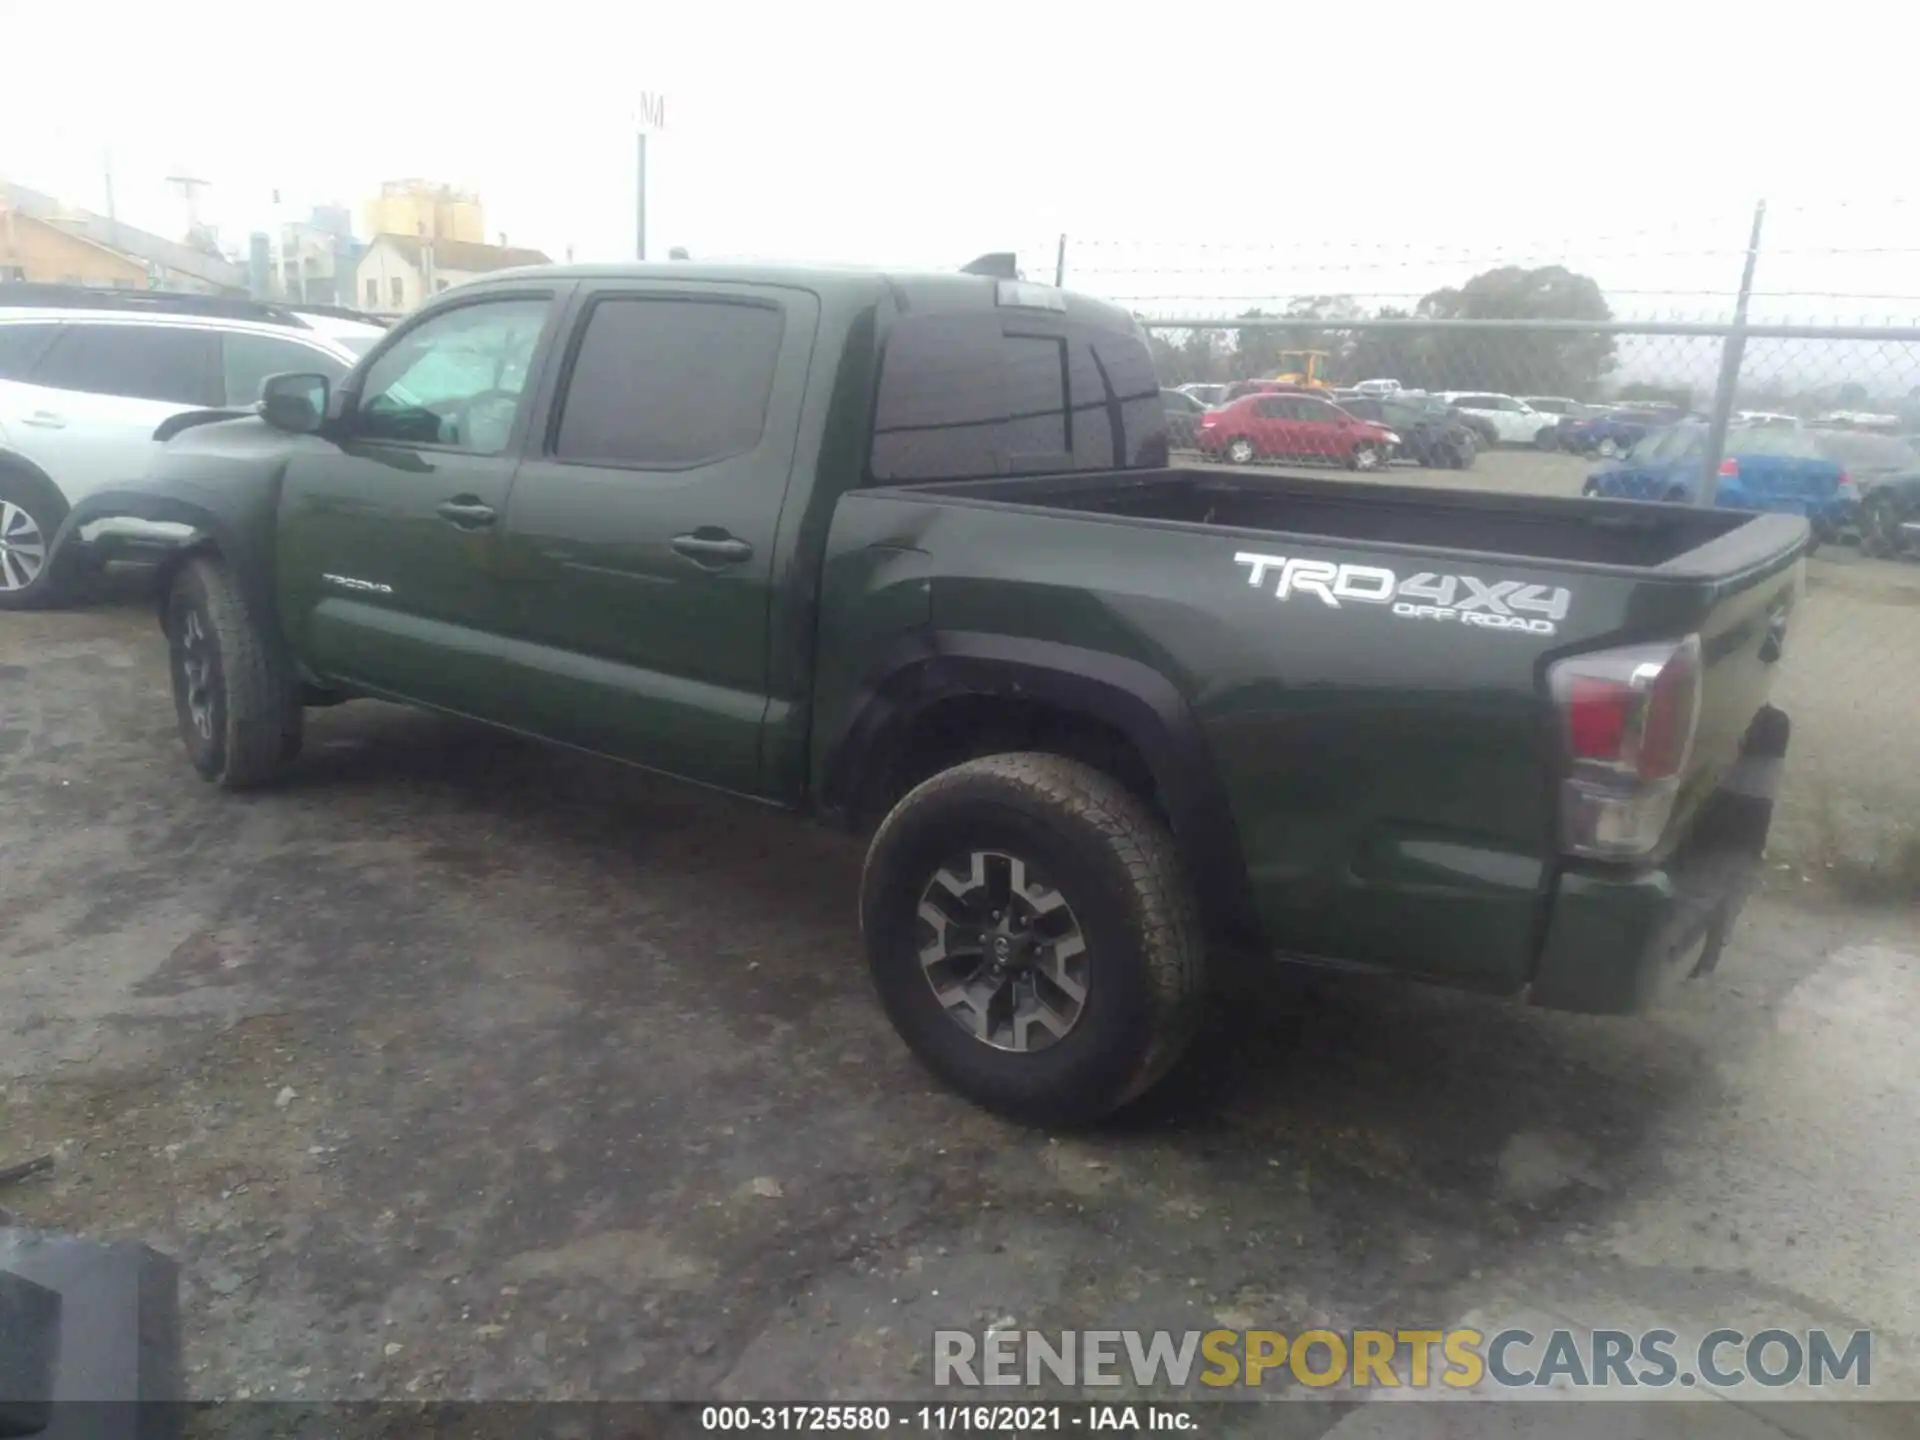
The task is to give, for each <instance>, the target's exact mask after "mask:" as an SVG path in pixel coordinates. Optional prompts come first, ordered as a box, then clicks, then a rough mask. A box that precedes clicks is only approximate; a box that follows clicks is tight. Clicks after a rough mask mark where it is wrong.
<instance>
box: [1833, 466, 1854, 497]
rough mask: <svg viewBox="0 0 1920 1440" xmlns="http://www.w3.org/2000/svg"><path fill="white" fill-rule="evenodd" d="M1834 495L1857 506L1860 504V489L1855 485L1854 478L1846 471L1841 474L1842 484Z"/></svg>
mask: <svg viewBox="0 0 1920 1440" xmlns="http://www.w3.org/2000/svg"><path fill="white" fill-rule="evenodd" d="M1834 493H1835V494H1837V495H1838V496H1839V497H1840V498H1841V499H1842V500H1851V501H1853V502H1854V503H1856V504H1858V503H1859V500H1860V487H1859V486H1858V485H1856V484H1854V483H1853V476H1851V475H1849V474H1848V473H1847V472H1846V471H1844V470H1842V471H1841V472H1840V484H1839V486H1838V488H1837V489H1836V490H1835V492H1834Z"/></svg>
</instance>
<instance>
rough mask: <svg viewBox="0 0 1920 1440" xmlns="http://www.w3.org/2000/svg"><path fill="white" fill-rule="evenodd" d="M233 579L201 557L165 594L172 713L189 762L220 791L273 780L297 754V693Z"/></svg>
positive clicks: (184, 569)
mask: <svg viewBox="0 0 1920 1440" xmlns="http://www.w3.org/2000/svg"><path fill="white" fill-rule="evenodd" d="M270 647H271V637H270V636H268V635H266V634H264V633H263V632H262V631H261V629H260V628H259V626H258V624H257V622H256V621H255V620H254V618H253V616H252V614H251V613H250V611H249V609H248V606H247V602H246V598H245V596H244V595H243V594H242V593H241V591H240V587H239V585H238V584H237V583H236V582H235V580H234V578H233V574H232V572H231V571H230V570H228V569H227V567H226V566H225V565H223V564H221V563H220V562H219V560H217V559H215V558H213V557H211V556H199V557H196V558H194V559H191V560H189V561H187V563H186V564H185V565H183V566H182V567H181V568H180V571H179V573H178V574H177V575H175V576H174V579H173V584H172V586H171V588H170V589H169V590H168V593H167V650H168V659H169V662H170V666H169V668H170V669H171V670H172V674H173V705H174V714H175V716H176V718H177V719H178V721H179V725H180V739H181V741H182V743H184V744H185V746H186V747H187V758H188V759H189V760H190V761H192V762H193V768H194V769H196V770H198V771H199V772H200V774H201V775H202V776H204V777H205V778H206V779H208V780H211V781H212V782H213V783H214V784H216V785H218V786H220V787H221V788H222V789H225V790H242V789H246V788H248V787H250V786H254V785H259V784H262V783H264V782H265V781H267V780H270V779H271V778H272V777H273V775H274V773H275V772H276V771H277V770H279V768H280V766H281V764H282V762H284V761H285V760H288V759H291V758H292V757H293V756H294V755H295V754H296V753H298V751H299V748H300V724H301V710H300V700H299V691H298V690H297V689H296V688H295V686H294V685H293V683H292V681H291V679H290V678H289V677H288V676H287V674H286V673H285V670H284V668H283V667H282V665H281V664H280V663H279V661H278V658H277V657H276V656H275V654H274V652H273V650H272V649H271V648H270Z"/></svg>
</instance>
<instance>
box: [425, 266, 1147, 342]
mask: <svg viewBox="0 0 1920 1440" xmlns="http://www.w3.org/2000/svg"><path fill="white" fill-rule="evenodd" d="M529 281H544V282H547V283H555V282H560V283H565V282H608V281H614V282H618V281H628V282H634V283H660V282H666V283H672V284H683V285H686V284H690V285H729V284H731V285H786V286H792V287H794V288H796V289H803V290H810V291H813V292H814V293H816V294H818V295H820V296H821V298H822V299H824V300H828V301H830V302H831V301H836V300H837V301H842V302H844V303H849V304H860V303H865V302H866V301H868V300H870V299H873V298H877V297H878V296H879V295H880V294H882V293H890V294H891V295H892V297H893V300H894V304H895V306H896V308H898V309H899V310H901V311H914V310H923V311H924V310H992V309H1031V310H1036V311H1050V312H1053V313H1056V314H1062V315H1065V316H1066V317H1068V318H1070V319H1072V320H1074V321H1076V322H1078V323H1080V324H1084V325H1093V326H1096V327H1098V328H1100V329H1106V330H1120V331H1131V330H1134V329H1135V328H1136V327H1137V326H1138V323H1139V322H1138V321H1137V320H1136V319H1135V318H1134V316H1133V314H1132V313H1131V312H1130V311H1128V310H1125V309H1123V308H1122V307H1120V306H1118V305H1113V304H1110V303H1108V302H1107V301H1104V300H1096V299H1093V298H1091V297H1089V296H1086V295H1081V294H1078V293H1075V292H1072V291H1067V290H1060V289H1056V288H1055V287H1054V286H1052V285H1045V284H1040V283H1038V282H1035V281H1030V280H1002V279H996V278H993V277H990V276H985V275H969V274H962V273H960V272H957V271H942V270H910V269H894V268H885V267H879V266H865V265H820V264H813V265H771V264H768V265H759V264H696V263H693V262H689V261H685V260H673V261H663V262H657V263H656V262H652V261H639V260H632V261H621V262H613V263H604V262H602V263H593V264H574V265H527V266H520V267H517V268H515V269H511V270H500V271H496V272H494V273H493V274H490V275H487V276H485V277H484V278H481V279H476V280H470V281H468V282H467V283H466V284H464V285H462V286H461V287H460V293H461V294H462V295H471V294H473V293H475V292H477V291H479V290H481V289H498V288H501V287H506V286H513V285H523V284H526V283H527V282H529Z"/></svg>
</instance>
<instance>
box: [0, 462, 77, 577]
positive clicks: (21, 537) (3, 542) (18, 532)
mask: <svg viewBox="0 0 1920 1440" xmlns="http://www.w3.org/2000/svg"><path fill="white" fill-rule="evenodd" d="M66 518H67V502H66V501H65V500H64V499H62V498H61V496H60V495H59V493H58V492H57V491H54V490H53V489H52V488H51V487H49V486H46V485H43V484H41V483H40V482H39V481H38V480H37V479H35V478H32V477H29V476H26V475H21V474H18V473H17V472H14V471H11V470H9V471H5V472H0V610H31V609H34V608H36V607H38V606H42V605H51V604H53V603H54V602H55V601H57V600H58V599H59V596H58V594H57V593H56V586H55V584H54V574H53V571H52V569H51V568H50V567H49V566H48V564H47V554H48V551H49V550H51V549H52V547H53V537H54V535H55V533H56V532H58V530H59V529H60V522H61V521H63V520H65V519H66Z"/></svg>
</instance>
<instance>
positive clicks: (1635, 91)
mask: <svg viewBox="0 0 1920 1440" xmlns="http://www.w3.org/2000/svg"><path fill="white" fill-rule="evenodd" d="M0 10H4V12H5V13H4V16H0V20H3V22H4V23H0V39H3V43H4V53H5V54H6V56H7V59H8V62H9V63H8V64H7V67H6V83H5V84H4V85H0V175H5V176H7V177H9V178H11V179H14V180H17V181H20V182H22V183H25V184H29V185H33V186H35V187H37V188H41V189H46V190H51V191H55V192H57V193H59V194H61V195H63V196H64V197H66V198H68V199H70V200H71V201H73V202H75V203H77V204H81V205H85V206H87V207H89V208H94V209H100V208H104V198H103V176H104V174H105V171H106V165H107V156H108V155H110V156H111V166H112V173H113V183H114V192H115V198H116V202H117V207H118V212H119V214H120V215H121V217H122V218H124V219H127V220H129V221H132V222H134V223H136V224H141V225H145V226H147V227H149V228H153V229H156V230H159V231H162V232H164V233H167V234H178V233H180V231H181V230H182V229H183V225H184V210H183V208H182V205H181V202H180V200H179V198H178V196H177V195H176V194H174V193H172V192H170V191H169V189H168V187H167V186H166V185H165V184H164V178H165V177H166V176H168V175H171V174H177V173H181V172H187V173H190V174H193V175H196V176H198V177H200V178H202V179H204V180H206V181H208V182H209V185H210V188H209V189H208V191H207V192H206V196H205V199H204V201H203V216H204V217H205V218H206V219H208V220H210V221H213V222H215V223H217V224H218V225H219V226H220V228H221V232H222V236H223V238H224V239H226V240H227V241H228V242H229V243H231V244H237V243H241V242H243V241H244V236H245V234H246V232H247V231H249V230H251V229H254V228H262V227H264V226H266V225H267V224H269V223H270V222H271V220H272V219H273V209H272V206H271V203H270V195H271V192H272V191H273V190H274V189H275V188H276V187H277V188H278V189H279V190H280V192H281V195H282V199H283V206H282V213H283V215H284V216H285V218H295V217H297V216H299V215H301V214H304V212H305V209H306V207H307V206H308V205H310V204H311V203H313V202H315V201H328V200H340V201H344V202H347V203H349V204H351V205H352V207H353V209H354V213H355V216H356V223H359V221H360V215H361V211H362V202H363V201H364V200H365V198H366V197H367V196H368V195H370V194H371V193H373V192H374V191H375V190H376V189H377V187H378V185H379V183H380V181H381V180H383V179H389V178H396V177H400V176H409V175H418V176H426V177H431V178H435V179H445V180H449V181H453V182H456V183H461V184H465V185H469V186H471V187H473V188H474V189H476V190H477V191H478V192H479V193H480V195H481V198H482V200H483V202H484V204H485V207H486V213H487V224H488V229H489V230H490V231H492V232H495V233H494V235H492V236H490V237H489V238H497V236H498V234H500V233H504V234H505V235H506V236H507V238H508V239H509V241H510V242H511V243H513V244H516V245H531V246H536V247H538V248H541V249H544V250H546V251H547V252H548V253H549V254H550V255H552V256H553V257H554V258H555V259H560V258H562V257H563V255H564V254H565V252H566V251H567V249H568V247H572V248H573V250H574V253H575V255H576V256H577V258H580V259H589V258H611V257H624V256H626V255H629V254H631V252H632V243H633V218H632V216H633V197H634V181H633V155H632V151H633V141H632V128H631V111H632V106H633V102H634V101H635V99H636V98H637V96H638V94H639V92H640V91H642V90H644V89H655V90H660V91H663V92H665V94H666V96H667V102H666V105H667V128H666V131H665V133H664V134H662V135H660V136H659V137H657V139H656V140H654V141H653V142H652V184H651V185H650V207H651V221H652V223H651V225H650V244H651V247H652V249H653V252H654V253H655V254H656V255H664V254H665V252H666V249H667V247H668V246H671V245H684V246H686V247H688V248H689V249H690V250H691V251H692V252H693V253H694V255H696V256H712V255H756V256H770V257H786V258H796V259H800V258H809V259H838V260H852V261H884V262H890V263H902V264H925V265H937V266H942V267H947V266H952V265H955V264H958V263H961V262H964V261H965V260H968V259H970V258H972V257H973V256H974V255H976V254H979V253H980V252H982V251H985V250H989V249H1008V248H1011V249H1017V250H1019V251H1020V252H1021V253H1022V255H1023V259H1024V260H1025V262H1026V263H1027V264H1028V265H1029V266H1030V268H1032V269H1035V270H1042V271H1046V272H1048V273H1050V272H1051V268H1052V259H1053V245H1054V239H1055V237H1056V236H1057V235H1059V234H1061V233H1063V232H1064V233H1065V234H1067V235H1068V236H1069V240H1068V276H1069V282H1070V283H1075V284H1078V285H1081V286H1083V287H1085V288H1088V289H1092V290H1096V291H1099V292H1102V293H1106V294H1109V295H1114V296H1119V297H1126V298H1128V299H1130V300H1134V301H1136V303H1137V306H1138V308H1141V309H1151V310H1156V311H1158V312H1160V313H1167V312H1168V311H1170V310H1177V309H1180V308H1183V307H1189V308H1190V305H1189V302H1191V304H1193V305H1199V306H1200V307H1201V308H1203V309H1204V310H1206V311H1208V312H1221V311H1230V310H1236V309H1242V308H1245V305H1246V304H1248V303H1255V302H1256V301H1257V300H1260V299H1270V298H1271V297H1274V296H1279V295H1286V294H1295V293H1314V292H1322V291H1335V292H1346V293H1355V294H1361V295H1365V296H1370V297H1391V296H1397V295H1405V296H1407V297H1409V299H1412V298H1417V297H1418V295H1419V294H1421V293H1424V292H1425V291H1427V290H1429V289H1432V288H1434V287H1435V286H1437V285H1441V284H1458V283H1460V282H1461V281H1463V280H1465V279H1466V278H1467V277H1468V276H1469V275H1471V274H1472V273H1474V272H1475V271H1476V270H1480V269H1484V268H1486V267H1487V266H1489V265H1492V264H1497V263H1502V262H1504V261H1509V260H1511V261H1516V262H1518V263H1548V262H1551V261H1565V262H1567V263H1569V264H1572V265H1573V266H1574V267H1575V268H1577V269H1582V270H1585V271H1587V272H1588V273H1591V274H1593V275H1594V276H1595V278H1596V279H1598V280H1599V281H1600V283H1601V284H1602V286H1603V287H1604V288H1606V289H1607V290H1608V292H1609V294H1610V296H1612V297H1613V300H1614V304H1615V308H1616V310H1617V311H1619V312H1620V313H1622V314H1627V315H1635V316H1651V315H1662V316H1664V315H1675V314H1678V315H1685V316H1688V317H1694V316H1704V315H1706V314H1709V313H1713V312H1716V311H1720V310H1723V309H1724V306H1725V303H1726V302H1725V300H1724V299H1720V298H1716V297H1724V296H1727V295H1729V294H1730V293H1731V291H1732V290H1733V289H1734V287H1735V284H1736V282H1737V279H1738V275H1739V266H1740V255H1739V252H1740V250H1741V247H1742V246H1743V245H1744V243H1745V236H1746V228H1747V224H1748V221H1749V219H1750V216H1751V209H1752V204H1753V201H1754V200H1755V199H1756V198H1758V197H1760V196H1765V197H1767V198H1768V199H1769V201H1770V203H1771V206H1772V210H1771V214H1770V219H1769V244H1768V254H1767V259H1766V260H1765V262H1764V263H1763V265H1762V267H1761V271H1760V276H1759V287H1758V288H1759V289H1760V290H1762V291H1793V292H1796V293H1795V294H1794V295H1792V296H1791V297H1788V298H1785V299H1781V300H1777V301H1775V300H1768V299H1764V298H1763V300H1762V301H1761V302H1757V303H1756V311H1757V312H1758V313H1761V314H1775V315H1777V316H1778V317H1779V318H1783V319H1784V318H1792V319H1809V318H1820V319H1831V318H1847V319H1865V318H1869V317H1870V318H1873V319H1886V318H1889V317H1896V318H1898V319H1900V320H1902V321H1913V320H1920V299H1912V298H1906V297H1910V296H1915V295H1917V294H1920V204H1915V203H1913V202H1910V201H1907V200H1904V199H1903V198H1901V194H1900V192H1901V190H1902V188H1903V187H1905V188H1906V189H1908V190H1909V191H1920V178H1916V176H1915V171H1914V167H1913V165H1912V163H1911V160H1912V156H1913V154H1914V146H1913V140H1912V135H1913V128H1912V102H1911V94H1912V85H1911V80H1910V76H1911V74H1912V71H1913V68H1914V63H1915V62H1914V60H1913V58H1912V57H1913V55H1914V54H1915V45H1914V42H1915V40H1916V39H1920V20H1916V19H1915V18H1913V17H1912V15H1911V12H1910V8H1909V7H1904V6H1898V5H1896V4H1894V3H1892V0H1885V3H1882V4H1880V5H1877V6H1868V5H1853V4H1849V3H1827V4H1823V5H1821V6H1819V7H1818V8H1817V9H1813V10H1800V11H1792V12H1788V11H1782V12H1780V14H1779V16H1778V18H1772V17H1770V16H1769V14H1768V13H1767V12H1766V11H1764V10H1761V9H1757V8H1755V7H1751V6H1742V7H1735V6H1732V5H1728V4H1718V5H1706V4H1698V5H1696V4H1690V3H1687V0H1670V3H1666V4H1661V5H1645V6H1642V5H1635V4H1609V5H1606V6H1598V5H1592V4H1574V5H1566V4H1561V5H1558V6H1555V5H1550V4H1540V3H1537V0H1536V3H1532V4H1527V5H1504V4H1487V5H1479V6H1460V5H1433V4H1418V5H1401V4H1395V3H1391V0H1372V3H1369V4H1367V5H1364V6H1359V7H1355V6H1350V5H1313V4H1306V5H1298V4H1264V5H1247V6H1227V5H1213V6H1203V7H1195V8H1183V7H1178V6H1166V5H1158V6H1150V7H1149V6H1140V7H1128V6H1126V5H1125V4H1122V3H1118V0H1102V3H1098V4H1094V3H1073V4H1065V3H1060V4H1054V5H1046V4H1041V3H1033V0H1028V3H1025V4H1018V5H1007V4H998V3H962V4H955V5H943V6H939V7H931V6H914V5H901V4H893V5H884V6H882V5H855V4H841V3H814V4H798V5H795V4H787V5H768V6H765V7H761V6H754V5H747V6H735V7H731V8H729V7H719V6H715V7H699V6H693V5H685V6H672V7H667V6H658V5H649V4H640V5H632V6H625V7H619V6H615V5H613V4H610V3H601V4H585V3H578V0H545V3H542V4H540V5H537V6H511V7H507V6H502V7H500V8H498V9H497V10H491V11H490V10H489V8H488V7H486V6H471V5H469V6H461V7H454V8H452V9H447V8H445V7H435V6H411V5H394V4H391V3H383V4H379V5H371V4H356V3H341V4H335V5H331V6H327V7H323V8H322V9H320V10H315V9H313V8H311V7H301V6H293V7H288V6H247V7H228V8H226V9H225V10H223V11H215V10H204V9H202V10H195V11H192V12H191V13H189V12H188V11H187V10H183V9H174V10H168V9H166V8H159V9H156V7H154V6H153V5H151V4H141V5H139V6H135V5H132V4H119V3H106V4H96V5H95V6H94V7H92V8H91V9H90V10H89V11H88V20H87V23H86V30H85V33H82V32H81V31H80V30H78V29H77V28H76V26H75V24H74V23H73V22H71V21H62V20H60V19H58V18H56V16H57V15H58V13H59V12H57V10H56V9H55V7H51V6H42V5H32V6H29V5H26V4H24V3H17V0H0ZM116 11H117V12H120V13H119V18H117V19H116V17H115V14H114V12H116ZM29 56H32V57H43V58H44V63H42V61H40V60H36V61H35V63H31V64H22V63H20V62H21V61H22V60H23V59H24V58H25V57H29ZM68 56H71V57H72V58H71V59H68V58H66V57H68ZM1916 198H1920V197H1916ZM1869 252H1872V253H1869ZM1670 292H1671V293H1670ZM1808 292H1813V293H1808ZM1855 296H1862V297H1868V298H1863V299H1854V298H1852V297H1855ZM1829 297H1834V298H1829ZM1880 297H1894V298H1880Z"/></svg>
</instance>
